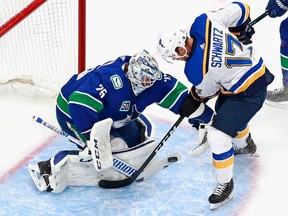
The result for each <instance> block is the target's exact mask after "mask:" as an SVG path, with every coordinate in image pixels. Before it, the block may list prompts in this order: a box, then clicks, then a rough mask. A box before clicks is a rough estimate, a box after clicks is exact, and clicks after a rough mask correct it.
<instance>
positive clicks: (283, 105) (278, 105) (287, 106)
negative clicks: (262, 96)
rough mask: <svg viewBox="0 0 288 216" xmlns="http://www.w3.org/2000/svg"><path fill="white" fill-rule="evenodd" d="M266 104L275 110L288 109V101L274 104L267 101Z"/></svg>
mask: <svg viewBox="0 0 288 216" xmlns="http://www.w3.org/2000/svg"><path fill="white" fill-rule="evenodd" d="M265 104H266V105H268V106H270V107H275V108H280V109H285V110H287V109H288V101H283V102H273V101H269V100H265Z"/></svg>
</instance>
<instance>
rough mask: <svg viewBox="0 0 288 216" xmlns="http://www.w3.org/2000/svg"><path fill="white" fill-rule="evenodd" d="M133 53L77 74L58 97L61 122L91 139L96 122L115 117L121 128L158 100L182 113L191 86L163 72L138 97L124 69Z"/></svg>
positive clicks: (117, 126)
mask: <svg viewBox="0 0 288 216" xmlns="http://www.w3.org/2000/svg"><path fill="white" fill-rule="evenodd" d="M130 58H131V56H121V57H119V58H117V59H116V60H114V61H110V62H107V63H105V64H103V65H99V66H97V67H95V68H93V69H89V70H86V71H84V72H82V73H80V74H75V75H73V76H72V77H71V79H70V80H69V81H68V82H67V83H66V84H65V85H64V86H63V87H62V88H61V91H60V93H59V95H58V98H57V106H56V114H57V119H58V122H62V123H63V122H65V124H66V125H67V126H68V128H69V129H71V130H72V129H75V131H76V132H77V133H78V134H79V135H80V137H81V136H82V139H83V136H84V139H85V137H86V138H89V135H90V131H91V129H92V127H93V125H94V123H96V122H98V121H101V120H103V119H106V118H112V119H113V125H112V126H113V127H114V128H120V127H122V126H125V125H127V124H128V123H129V122H131V121H132V120H133V119H135V118H137V117H138V116H139V115H140V114H141V113H142V112H143V111H144V110H145V108H146V107H147V106H149V105H151V104H153V103H157V104H158V105H160V106H161V107H163V108H166V109H169V110H171V111H172V112H174V113H175V114H178V111H179V109H180V106H181V104H182V102H183V100H184V99H185V97H186V96H187V95H188V89H187V87H186V86H184V85H183V84H182V83H181V82H179V81H178V80H176V79H175V78H174V77H172V76H170V75H168V74H164V73H162V72H161V77H160V78H159V79H158V80H156V81H155V83H154V84H153V85H152V86H151V87H149V88H147V89H146V90H144V91H143V92H142V93H141V94H140V95H138V96H136V95H135V94H134V93H133V91H132V88H131V84H130V81H129V79H128V78H127V77H126V75H125V72H124V66H125V64H127V63H129V60H130Z"/></svg>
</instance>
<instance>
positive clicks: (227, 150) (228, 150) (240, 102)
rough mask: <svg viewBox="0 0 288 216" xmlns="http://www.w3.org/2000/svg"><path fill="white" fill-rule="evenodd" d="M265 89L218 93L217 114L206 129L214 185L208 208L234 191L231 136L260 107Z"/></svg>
mask: <svg viewBox="0 0 288 216" xmlns="http://www.w3.org/2000/svg"><path fill="white" fill-rule="evenodd" d="M265 97H266V88H265V89H263V90H262V91H259V92H257V93H255V94H250V95H249V94H248V93H243V94H239V95H220V96H219V101H217V102H218V103H217V102H216V113H217V114H216V115H215V117H214V119H213V122H212V125H211V127H210V128H209V129H208V135H207V141H208V143H209V145H210V148H211V151H212V155H213V165H214V168H215V171H216V180H217V186H216V189H215V191H214V192H213V193H212V195H211V196H210V198H209V202H210V203H211V204H212V205H211V208H217V207H219V206H221V205H222V204H223V203H225V202H227V201H228V200H230V199H231V196H232V195H231V194H232V191H233V187H234V186H233V172H232V171H233V164H234V148H233V146H232V138H233V137H237V135H238V134H239V132H241V131H243V128H244V127H245V126H246V125H248V123H249V121H250V120H251V119H252V117H253V116H254V115H255V114H256V113H257V112H258V111H259V110H260V109H261V107H262V105H263V102H264V100H265Z"/></svg>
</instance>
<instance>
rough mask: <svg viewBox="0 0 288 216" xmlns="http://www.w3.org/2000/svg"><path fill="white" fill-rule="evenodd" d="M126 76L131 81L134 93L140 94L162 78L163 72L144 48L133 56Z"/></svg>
mask: <svg viewBox="0 0 288 216" xmlns="http://www.w3.org/2000/svg"><path fill="white" fill-rule="evenodd" d="M126 76H127V77H128V79H129V80H130V82H131V85H132V90H133V92H134V94H135V95H139V94H140V93H141V92H142V91H144V90H145V89H147V88H149V87H151V86H152V85H153V84H154V82H155V81H156V80H157V79H160V78H161V72H160V71H159V68H158V63H157V62H156V60H155V59H154V58H153V57H152V56H151V55H150V54H149V53H148V52H147V51H146V50H143V51H142V52H140V53H137V54H135V55H134V56H132V57H131V59H130V61H129V66H128V71H127V73H126Z"/></svg>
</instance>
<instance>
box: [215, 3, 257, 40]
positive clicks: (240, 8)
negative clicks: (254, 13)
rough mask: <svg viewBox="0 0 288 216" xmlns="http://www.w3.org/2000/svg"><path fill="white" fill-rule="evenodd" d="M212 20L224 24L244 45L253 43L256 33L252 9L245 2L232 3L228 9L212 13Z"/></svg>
mask: <svg viewBox="0 0 288 216" xmlns="http://www.w3.org/2000/svg"><path fill="white" fill-rule="evenodd" d="M211 19H212V20H214V21H217V22H219V23H222V25H224V26H225V27H226V28H229V31H230V32H231V33H233V34H234V35H235V36H236V37H237V38H238V40H239V41H241V42H242V43H243V44H250V43H252V41H251V38H252V36H253V34H254V33H255V30H254V28H253V27H252V26H250V25H249V23H250V22H251V18H250V7H249V5H248V4H246V3H243V2H237V1H236V2H232V3H230V4H228V5H227V6H226V7H224V8H221V9H220V10H218V11H216V12H214V13H211Z"/></svg>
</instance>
